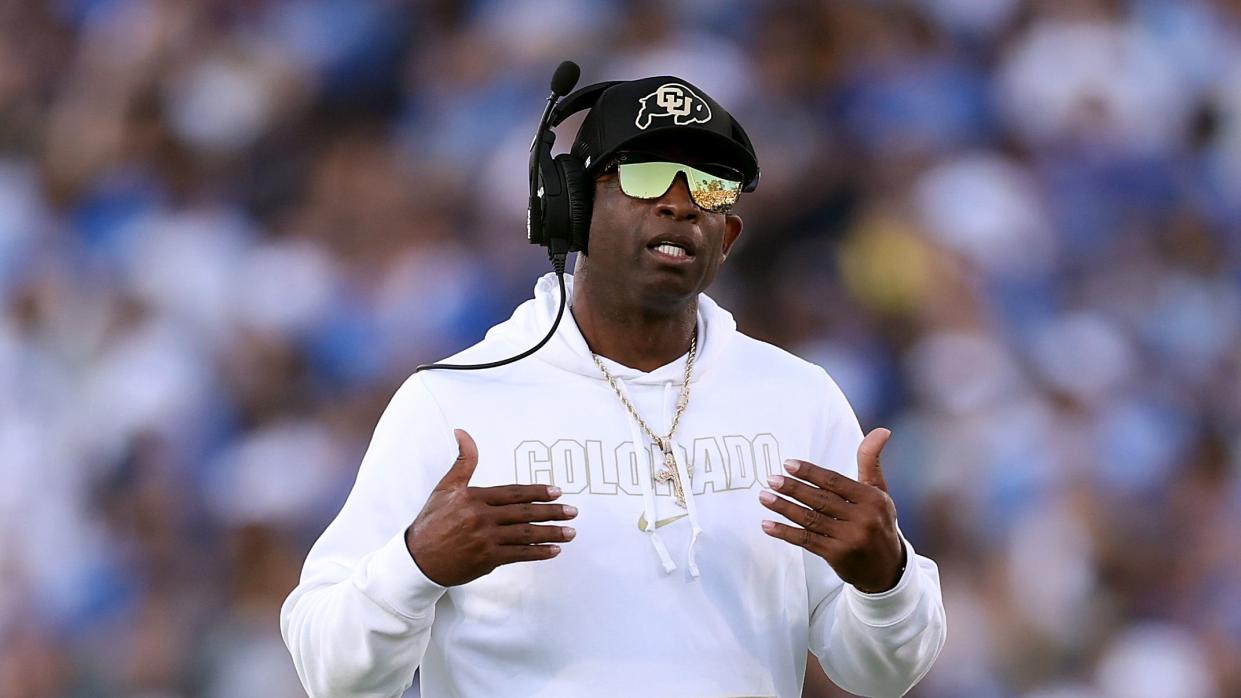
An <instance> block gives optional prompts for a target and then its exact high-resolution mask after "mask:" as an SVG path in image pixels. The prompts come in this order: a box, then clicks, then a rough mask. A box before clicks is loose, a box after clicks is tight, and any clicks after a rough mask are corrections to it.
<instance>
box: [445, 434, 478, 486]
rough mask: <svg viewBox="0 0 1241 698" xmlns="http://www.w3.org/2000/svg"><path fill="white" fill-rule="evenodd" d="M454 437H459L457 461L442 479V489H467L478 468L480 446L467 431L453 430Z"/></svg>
mask: <svg viewBox="0 0 1241 698" xmlns="http://www.w3.org/2000/svg"><path fill="white" fill-rule="evenodd" d="M452 435H453V436H455V437H457V460H455V461H453V462H452V466H450V467H449V468H448V472H447V473H445V474H444V477H443V478H441V479H440V487H465V486H467V485H469V484H470V478H471V477H474V470H475V469H476V468H478V446H477V445H475V443H474V438H473V437H472V436H470V434H469V432H467V431H466V430H465V429H453V430H452Z"/></svg>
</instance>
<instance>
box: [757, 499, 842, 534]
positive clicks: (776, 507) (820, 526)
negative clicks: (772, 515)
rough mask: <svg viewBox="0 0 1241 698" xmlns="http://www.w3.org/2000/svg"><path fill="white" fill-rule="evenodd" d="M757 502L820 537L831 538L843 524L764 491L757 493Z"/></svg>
mask: <svg viewBox="0 0 1241 698" xmlns="http://www.w3.org/2000/svg"><path fill="white" fill-rule="evenodd" d="M758 500H759V501H760V502H762V503H763V506H765V507H767V508H768V509H770V510H772V511H774V512H776V513H777V514H780V515H781V516H783V517H784V518H786V519H788V520H789V521H792V522H793V523H795V524H797V525H798V526H801V527H802V528H804V529H806V530H807V531H813V532H815V533H818V534H820V535H824V536H832V534H833V533H834V532H836V531H838V530H839V527H840V526H843V525H844V523H843V522H841V521H837V520H836V519H833V518H832V517H830V516H828V515H827V514H821V513H819V512H817V511H815V510H813V509H807V508H806V507H803V506H798V505H797V504H794V503H793V502H790V501H789V500H787V499H785V498H783V497H777V496H776V495H774V494H772V493H770V492H767V491H765V490H764V491H762V492H759V493H758Z"/></svg>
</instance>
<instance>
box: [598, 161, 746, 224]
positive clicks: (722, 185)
mask: <svg viewBox="0 0 1241 698" xmlns="http://www.w3.org/2000/svg"><path fill="white" fill-rule="evenodd" d="M616 170H617V173H618V174H619V175H620V188H621V191H623V192H625V194H626V195H628V196H632V197H634V198H636V199H658V198H659V197H661V196H663V195H664V193H665V192H667V191H668V187H670V186H672V182H673V180H674V179H676V176H677V173H678V172H684V173H685V179H686V181H687V182H688V183H689V194H690V196H691V197H692V198H693V199H694V203H695V204H697V205H698V207H699V208H701V209H703V210H704V211H710V212H712V213H723V212H725V211H727V210H728V209H730V208H732V206H733V205H734V204H736V203H737V197H739V196H740V195H741V182H736V181H733V180H730V179H725V178H723V177H717V176H716V175H713V174H708V173H706V172H703V171H702V170H698V169H695V168H693V167H689V166H688V165H682V164H680V163H676V162H623V163H621V164H620V166H618V167H617V168H616Z"/></svg>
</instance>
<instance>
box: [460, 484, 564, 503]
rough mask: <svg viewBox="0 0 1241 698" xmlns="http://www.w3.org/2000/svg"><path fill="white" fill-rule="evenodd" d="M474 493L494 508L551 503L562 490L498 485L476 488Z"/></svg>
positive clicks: (550, 487)
mask: <svg viewBox="0 0 1241 698" xmlns="http://www.w3.org/2000/svg"><path fill="white" fill-rule="evenodd" d="M473 492H474V493H475V494H477V495H478V496H480V497H482V499H483V501H484V502H486V503H487V504H490V505H492V506H504V505H506V504H525V503H526V502H550V501H552V500H554V499H556V498H557V497H559V496H560V488H559V487H555V486H552V485H496V486H495V487H475V488H474V489H473Z"/></svg>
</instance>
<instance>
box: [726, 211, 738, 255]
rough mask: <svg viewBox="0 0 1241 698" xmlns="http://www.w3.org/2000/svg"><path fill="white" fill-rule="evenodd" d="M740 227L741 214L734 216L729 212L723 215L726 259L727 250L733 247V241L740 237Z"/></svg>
mask: <svg viewBox="0 0 1241 698" xmlns="http://www.w3.org/2000/svg"><path fill="white" fill-rule="evenodd" d="M741 228H742V225H741V216H734V215H732V214H731V213H730V214H727V215H725V216H724V259H728V252H729V250H731V249H732V248H733V243H735V242H737V238H739V237H741Z"/></svg>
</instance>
